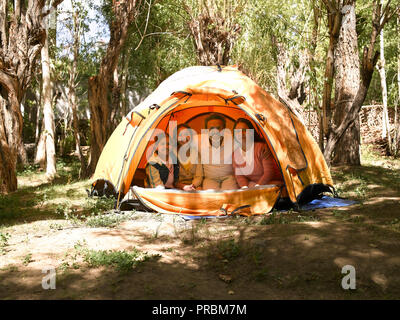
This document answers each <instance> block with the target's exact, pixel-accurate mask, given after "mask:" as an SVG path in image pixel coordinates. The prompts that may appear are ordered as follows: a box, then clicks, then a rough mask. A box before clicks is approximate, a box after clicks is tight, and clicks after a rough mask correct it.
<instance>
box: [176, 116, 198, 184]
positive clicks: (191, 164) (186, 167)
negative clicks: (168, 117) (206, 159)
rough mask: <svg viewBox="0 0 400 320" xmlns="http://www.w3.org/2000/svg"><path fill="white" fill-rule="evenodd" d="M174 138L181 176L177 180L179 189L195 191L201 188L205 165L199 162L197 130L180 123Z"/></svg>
mask: <svg viewBox="0 0 400 320" xmlns="http://www.w3.org/2000/svg"><path fill="white" fill-rule="evenodd" d="M174 138H176V139H177V145H178V153H177V161H178V165H179V177H178V179H177V180H176V181H175V186H176V188H178V189H182V190H185V191H194V190H196V189H200V187H201V183H202V182H203V170H202V169H203V167H202V166H201V164H200V163H199V161H200V156H199V154H198V148H197V141H196V139H195V138H196V132H195V131H194V130H193V129H192V128H190V126H189V125H188V124H185V123H184V124H180V125H178V127H177V128H176V129H175V132H174Z"/></svg>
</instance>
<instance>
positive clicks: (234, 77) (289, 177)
mask: <svg viewBox="0 0 400 320" xmlns="http://www.w3.org/2000/svg"><path fill="white" fill-rule="evenodd" d="M210 112H217V113H221V114H224V115H225V116H226V117H227V119H228V120H229V121H228V126H229V125H232V124H233V122H234V121H235V120H236V119H237V118H241V117H245V118H247V119H249V120H251V121H252V122H253V124H254V127H255V128H256V130H257V131H258V133H259V134H260V135H261V136H262V137H263V138H264V139H265V141H266V142H267V144H268V145H269V147H270V149H271V151H272V154H273V155H274V158H275V160H276V162H277V164H278V166H279V168H280V170H281V173H282V176H283V179H284V182H285V188H286V192H287V195H288V196H289V198H290V200H291V201H292V202H293V203H298V202H299V201H301V200H302V199H307V198H310V197H311V198H312V197H313V196H314V195H315V193H318V192H321V190H322V191H328V190H329V188H330V187H333V182H332V178H331V175H330V172H329V168H328V166H327V164H326V162H325V160H324V157H323V155H322V153H321V151H320V149H319V146H318V145H317V143H316V142H315V140H314V139H313V137H312V136H311V134H310V133H309V132H308V130H307V129H306V127H305V126H304V125H303V124H302V122H301V121H300V120H299V119H298V118H297V117H296V115H295V114H294V113H293V112H291V110H289V109H288V107H286V106H285V105H283V104H282V103H280V102H279V101H277V100H276V99H274V98H273V97H272V96H271V95H269V94H268V93H267V92H266V91H265V90H263V89H262V88H261V87H259V86H258V85H257V84H256V83H255V82H254V81H253V80H251V79H250V78H249V77H247V76H246V75H245V74H243V73H242V72H241V71H239V70H238V68H237V67H236V66H226V67H190V68H186V69H183V70H181V71H179V72H177V73H175V74H174V75H172V76H171V77H169V78H168V79H166V80H165V81H164V82H163V83H161V85H160V86H159V87H158V88H157V89H156V90H155V91H154V92H153V93H152V94H150V96H149V97H148V98H146V99H145V100H144V101H143V102H142V103H140V104H139V105H138V106H136V107H135V108H134V109H133V110H132V111H131V112H130V113H129V114H128V115H127V116H126V117H125V118H124V119H123V120H122V121H121V123H120V124H119V126H118V127H117V128H116V129H115V131H114V132H113V134H112V135H111V137H110V138H109V140H108V142H107V144H106V146H105V147H104V149H103V151H102V154H101V156H100V159H99V162H98V164H97V168H96V172H95V174H94V176H93V181H94V182H93V184H92V187H93V188H92V189H93V190H97V192H98V194H101V193H102V192H103V191H104V184H106V186H107V187H108V188H109V190H111V191H112V192H111V193H113V194H114V195H115V196H117V197H118V198H119V199H122V198H121V196H123V195H125V194H127V193H128V191H129V190H130V188H131V187H133V186H137V187H136V188H134V190H133V191H134V193H135V195H136V196H137V197H138V198H139V200H140V201H141V202H142V203H144V204H145V205H146V206H147V207H149V208H151V209H154V210H156V211H159V212H165V213H181V214H191V215H207V214H208V215H214V214H219V213H218V212H220V211H218V209H219V208H223V207H224V206H225V207H228V208H231V209H230V210H231V211H234V210H235V208H240V207H241V204H243V205H245V206H246V208H247V209H246V210H247V211H248V214H261V213H266V212H268V211H270V210H271V209H272V207H273V206H274V204H275V202H276V201H277V199H278V197H279V195H280V194H281V191H282V190H279V188H277V187H276V186H271V187H269V188H258V189H257V188H256V189H255V190H249V191H247V192H240V193H238V192H239V190H236V191H235V192H236V193H235V192H214V193H208V192H203V191H200V192H194V193H193V192H184V191H180V192H177V191H176V190H163V191H162V192H161V191H154V189H144V188H142V187H143V180H144V176H143V170H144V167H145V165H146V159H145V157H144V154H145V153H146V150H147V148H148V147H149V141H150V140H151V138H152V137H151V133H152V129H155V128H158V129H161V130H165V131H167V130H168V124H169V122H170V120H175V121H177V123H178V124H180V123H185V122H190V124H191V127H193V128H194V129H196V130H200V129H201V128H200V127H199V126H200V124H201V123H203V121H200V120H201V119H202V118H201V117H205V116H206V115H207V114H208V113H210ZM100 182H102V183H100ZM102 190H103V191H102ZM238 194H240V196H238ZM235 199H239V200H235ZM211 200H212V201H211ZM193 201H195V202H196V203H197V204H199V205H197V204H196V207H193V205H192V204H193ZM210 201H211V202H212V203H213V205H212V208H210V207H207V206H206V204H207V203H210ZM222 211H224V210H222ZM226 211H227V212H228V213H229V210H226Z"/></svg>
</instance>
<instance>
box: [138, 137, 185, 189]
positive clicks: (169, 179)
mask: <svg viewBox="0 0 400 320" xmlns="http://www.w3.org/2000/svg"><path fill="white" fill-rule="evenodd" d="M178 175H179V166H178V165H177V164H173V163H172V159H171V158H170V157H169V137H168V135H161V136H158V140H157V142H156V149H155V151H154V152H153V154H152V155H151V156H150V158H149V160H148V163H147V165H146V181H145V186H146V188H167V189H172V188H174V181H175V180H176V179H178Z"/></svg>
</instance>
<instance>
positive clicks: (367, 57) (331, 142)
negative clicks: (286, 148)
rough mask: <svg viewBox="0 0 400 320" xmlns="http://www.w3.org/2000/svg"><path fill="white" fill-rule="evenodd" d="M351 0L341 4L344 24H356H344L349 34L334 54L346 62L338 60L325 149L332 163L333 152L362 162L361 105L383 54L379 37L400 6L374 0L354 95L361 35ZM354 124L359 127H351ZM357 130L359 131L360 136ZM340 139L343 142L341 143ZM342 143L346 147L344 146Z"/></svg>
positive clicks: (329, 5) (340, 157) (331, 8)
mask: <svg viewBox="0 0 400 320" xmlns="http://www.w3.org/2000/svg"><path fill="white" fill-rule="evenodd" d="M323 2H324V3H325V5H326V6H327V8H328V9H329V10H328V15H331V14H333V13H332V12H334V11H335V10H336V9H335V7H334V6H333V5H332V3H331V2H330V1H328V0H323ZM348 2H350V4H348V5H346V6H343V8H340V10H341V13H342V14H343V15H344V16H345V17H344V18H343V20H346V21H344V22H343V23H342V25H343V26H347V27H349V26H352V27H351V28H353V30H351V29H348V28H347V27H346V28H342V27H341V28H340V32H341V33H342V34H344V35H346V38H344V37H341V39H338V45H337V48H338V54H336V52H335V54H334V59H337V58H338V59H341V62H342V64H340V63H338V62H335V67H338V68H339V69H338V70H337V76H336V86H337V87H336V96H335V103H336V109H335V111H334V112H335V113H334V115H333V117H332V118H333V121H332V122H331V124H330V127H329V131H328V136H327V143H326V146H325V150H324V156H325V160H326V162H327V163H328V164H330V163H331V160H332V158H333V156H335V159H334V160H335V163H340V164H358V163H359V162H360V158H359V152H358V156H357V148H359V130H358V128H357V126H358V124H357V118H358V117H359V112H360V110H361V106H362V104H363V102H364V100H365V97H366V96H367V92H368V88H369V86H370V84H371V79H372V75H373V72H374V68H375V66H376V63H377V61H378V58H379V52H376V51H375V44H376V39H377V36H378V34H379V32H380V31H381V29H382V28H383V26H384V25H385V23H387V21H388V20H389V19H390V17H391V16H392V15H393V13H394V12H395V10H397V9H395V8H392V7H390V6H389V5H387V6H386V7H385V8H383V6H382V5H381V4H379V3H378V1H376V0H374V4H373V13H372V31H371V35H370V41H369V44H368V46H366V47H364V51H363V55H362V63H361V69H360V70H361V72H360V75H361V78H360V81H359V87H358V90H357V91H356V92H357V93H356V94H355V95H354V92H355V89H354V88H355V87H356V85H357V84H355V83H354V82H352V81H355V79H357V78H358V77H359V76H358V75H356V73H355V72H352V70H351V69H352V68H351V65H350V64H351V63H355V62H356V61H358V52H357V51H355V50H356V48H357V46H356V43H355V41H356V39H357V34H356V31H355V14H354V11H355V10H354V9H355V8H354V7H355V1H351V0H349V1H348ZM337 5H338V4H337ZM381 17H382V19H381ZM335 51H336V46H335ZM353 51H355V52H357V54H355V53H353ZM339 52H340V53H339ZM353 68H355V69H358V68H359V65H353ZM349 69H350V70H349ZM344 70H346V72H347V73H346V74H344V75H343V74H342V73H341V72H343V71H344ZM351 79H353V80H351ZM344 84H346V85H344ZM353 125H354V127H355V128H351V127H352V126H353ZM349 128H350V131H349V133H348V134H347V136H346V137H344V138H343V140H341V139H342V137H343V135H344V133H345V131H346V130H348V129H349ZM356 132H357V133H358V134H357V136H356ZM350 137H351V138H350ZM352 139H354V141H355V144H356V145H355V146H350V145H351V144H353V140H352ZM340 140H341V142H343V143H341V144H339V141H340ZM344 141H347V143H344ZM340 147H343V148H342V149H341V148H340ZM345 153H350V154H351V155H350V156H347V155H345Z"/></svg>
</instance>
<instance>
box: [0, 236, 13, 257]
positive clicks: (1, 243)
mask: <svg viewBox="0 0 400 320" xmlns="http://www.w3.org/2000/svg"><path fill="white" fill-rule="evenodd" d="M10 238H11V235H10V234H9V233H3V232H0V255H3V254H5V253H6V250H5V248H6V247H7V245H8V240H9V239H10Z"/></svg>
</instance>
